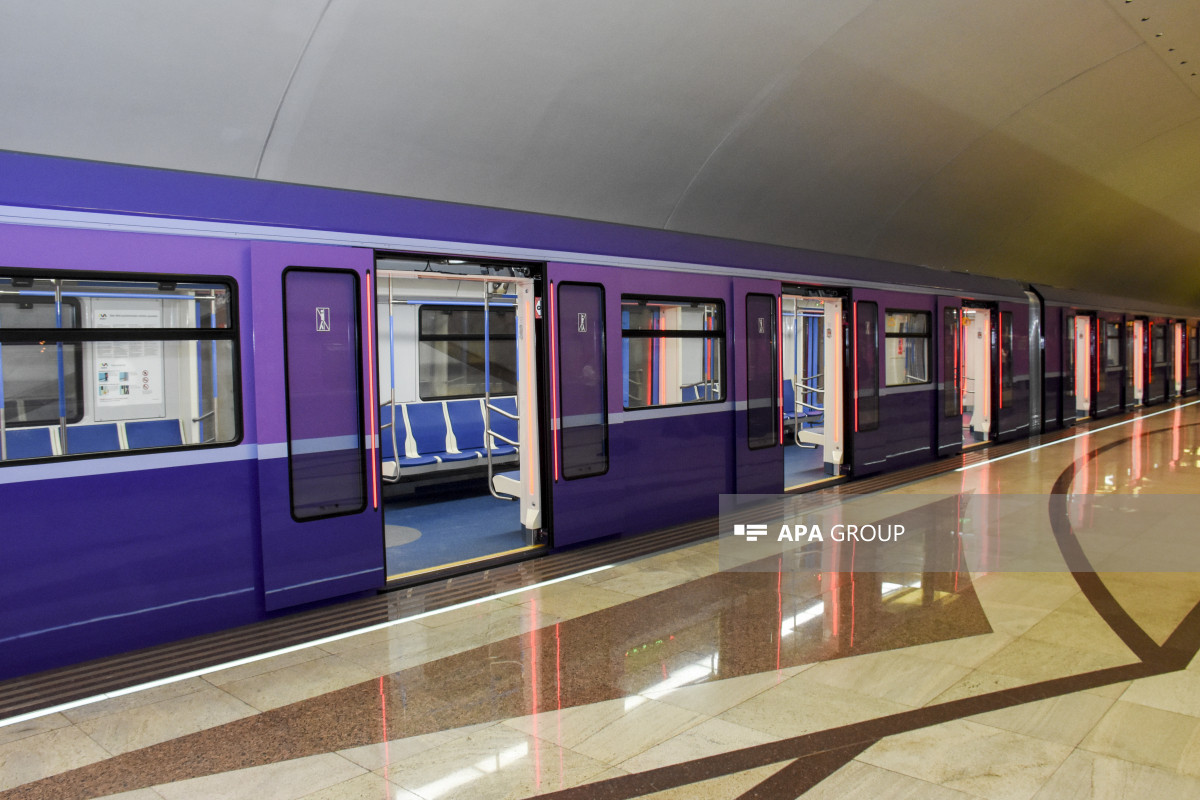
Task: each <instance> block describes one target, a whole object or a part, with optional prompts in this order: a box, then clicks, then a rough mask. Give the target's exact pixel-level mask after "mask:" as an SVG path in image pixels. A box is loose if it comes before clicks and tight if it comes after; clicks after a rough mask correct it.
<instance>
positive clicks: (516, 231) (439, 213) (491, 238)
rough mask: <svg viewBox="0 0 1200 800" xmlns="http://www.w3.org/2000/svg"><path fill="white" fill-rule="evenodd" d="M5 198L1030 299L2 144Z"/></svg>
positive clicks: (665, 239) (558, 222) (877, 265)
mask: <svg viewBox="0 0 1200 800" xmlns="http://www.w3.org/2000/svg"><path fill="white" fill-rule="evenodd" d="M0 174H2V175H4V176H5V180H4V181H2V182H0V203H3V204H11V205H26V206H31V207H36V208H56V209H67V210H81V211H111V212H117V213H126V214H139V215H153V216H163V217H171V218H175V219H185V220H187V219H191V220H216V221H228V222H235V223H249V224H263V225H273V226H280V227H290V228H309V229H315V230H334V231H346V232H351V233H363V234H379V235H386V236H413V237H419V238H426V239H433V240H442V241H469V242H472V243H476V244H490V245H501V246H510V247H531V248H539V249H549V250H560V251H566V252H581V253H595V254H597V255H601V254H603V255H616V256H625V257H633V258H646V259H659V260H668V261H677V262H684V263H698V264H716V265H724V266H732V267H741V268H747V269H768V270H772V271H782V272H791V273H796V274H805V275H813V276H826V277H828V278H831V279H834V280H837V279H839V278H840V279H842V280H844V279H845V276H846V275H853V276H854V277H856V278H859V279H862V280H868V281H878V282H881V283H901V284H916V285H927V286H933V287H944V288H947V289H957V290H961V291H963V292H966V293H987V294H998V295H1011V296H1013V297H1014V298H1018V299H1019V298H1023V297H1024V294H1023V288H1022V287H1021V286H1020V285H1019V284H1017V283H1015V282H1011V281H1005V280H1001V279H996V278H987V277H984V276H978V275H965V274H963V273H951V272H945V271H942V270H933V269H927V268H923V267H917V266H911V265H908V264H894V263H888V262H882V261H876V260H873V259H867V258H859V257H856V256H841V255H834V254H830V253H818V252H812V251H806V250H798V249H794V248H788V247H779V246H774V245H761V244H753V243H749V242H741V241H735V240H729V239H718V238H715V237H707V236H694V235H689V234H683V233H675V232H672V231H663V230H652V229H648V228H637V227H632V226H623V225H616V224H611V223H601V222H589V221H586V220H578V219H570V218H567V217H558V216H551V215H545V214H529V213H523V212H518V211H507V210H503V209H491V208H481V207H479V206H470V205H465V204H454V203H442V202H435V201H428V200H416V199H411V198H403V197H388V196H384V195H379V194H369V193H366V192H351V191H343V190H337V189H323V188H319V187H313V186H298V185H295V184H285V183H273V182H270V181H261V180H251V179H246V178H232V177H224V176H217V175H201V174H196V173H187V172H171V171H167V170H159V169H152V168H148V167H131V166H123V165H118V164H103V163H98V162H89V161H80V160H69V159H60V158H54V157H50V156H36V155H28V154H23V153H0Z"/></svg>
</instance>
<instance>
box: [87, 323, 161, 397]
mask: <svg viewBox="0 0 1200 800" xmlns="http://www.w3.org/2000/svg"><path fill="white" fill-rule="evenodd" d="M162 316H163V313H162V301H160V300H144V301H137V300H110V299H96V300H93V301H92V326H93V327H95V328H150V329H156V328H161V327H162ZM164 377H165V376H164V374H163V346H162V342H156V341H145V342H96V343H95V344H93V345H92V385H93V386H94V387H95V396H94V398H93V399H94V401H95V404H96V405H95V408H96V419H97V420H104V421H107V420H116V419H135V418H146V417H162V416H163V415H164V414H165V413H166V397H165V396H164V388H163V387H164Z"/></svg>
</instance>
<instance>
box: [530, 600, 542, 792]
mask: <svg viewBox="0 0 1200 800" xmlns="http://www.w3.org/2000/svg"><path fill="white" fill-rule="evenodd" d="M537 617H538V613H537V598H536V597H534V598H531V599H530V600H529V687H530V688H529V700H530V714H531V717H530V719H532V721H533V780H534V783H535V784H536V786H537V788H538V789H541V788H542V745H541V742H542V740H541V739H539V738H538V716H537V715H538V672H537V632H538V628H537Z"/></svg>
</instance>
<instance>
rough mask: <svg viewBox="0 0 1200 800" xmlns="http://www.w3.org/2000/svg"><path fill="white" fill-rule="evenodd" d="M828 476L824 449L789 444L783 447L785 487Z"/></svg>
mask: <svg viewBox="0 0 1200 800" xmlns="http://www.w3.org/2000/svg"><path fill="white" fill-rule="evenodd" d="M825 477H828V476H827V475H826V474H825V461H824V449H823V448H820V447H799V446H797V445H794V444H789V445H787V446H786V447H784V448H783V488H785V489H789V488H791V487H793V486H799V485H801V484H804V483H812V482H813V481H819V480H821V479H822V478H825Z"/></svg>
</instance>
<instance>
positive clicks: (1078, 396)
mask: <svg viewBox="0 0 1200 800" xmlns="http://www.w3.org/2000/svg"><path fill="white" fill-rule="evenodd" d="M1094 336H1095V323H1094V321H1093V319H1092V317H1091V316H1090V315H1088V314H1076V315H1075V333H1074V340H1075V345H1074V347H1075V418H1076V420H1084V419H1088V418H1090V417H1091V416H1092V399H1093V397H1094V396H1095V381H1094V378H1093V376H1094V374H1095V370H1094V369H1093V368H1092V365H1093V361H1094V359H1093V357H1092V356H1093V354H1092V350H1093V342H1092V340H1093V338H1094Z"/></svg>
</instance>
